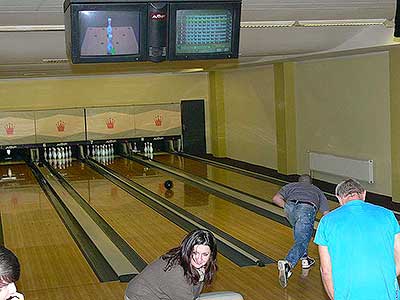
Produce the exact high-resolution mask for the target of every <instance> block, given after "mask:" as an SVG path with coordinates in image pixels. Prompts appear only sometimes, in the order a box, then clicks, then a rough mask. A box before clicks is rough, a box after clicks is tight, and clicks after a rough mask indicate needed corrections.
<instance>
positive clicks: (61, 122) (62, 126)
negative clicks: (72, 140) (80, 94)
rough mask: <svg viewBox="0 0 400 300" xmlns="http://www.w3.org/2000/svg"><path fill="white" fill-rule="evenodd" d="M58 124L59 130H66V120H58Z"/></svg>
mask: <svg viewBox="0 0 400 300" xmlns="http://www.w3.org/2000/svg"><path fill="white" fill-rule="evenodd" d="M56 126H57V131H58V132H64V129H65V122H64V121H61V120H60V121H58V122H57V123H56Z"/></svg>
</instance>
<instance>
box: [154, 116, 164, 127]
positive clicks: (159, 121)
mask: <svg viewBox="0 0 400 300" xmlns="http://www.w3.org/2000/svg"><path fill="white" fill-rule="evenodd" d="M154 124H155V125H156V126H157V127H159V126H161V125H162V116H161V115H156V116H155V117H154Z"/></svg>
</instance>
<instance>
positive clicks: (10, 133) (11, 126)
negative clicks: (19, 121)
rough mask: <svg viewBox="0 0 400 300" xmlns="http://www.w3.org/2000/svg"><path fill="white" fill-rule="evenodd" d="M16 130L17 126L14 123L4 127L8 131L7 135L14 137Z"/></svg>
mask: <svg viewBox="0 0 400 300" xmlns="http://www.w3.org/2000/svg"><path fill="white" fill-rule="evenodd" d="M14 128H15V125H14V124H13V123H11V122H10V123H7V124H6V126H4V129H5V130H6V134H7V135H13V134H14Z"/></svg>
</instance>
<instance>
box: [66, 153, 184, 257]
mask: <svg viewBox="0 0 400 300" xmlns="http://www.w3.org/2000/svg"><path fill="white" fill-rule="evenodd" d="M59 172H60V174H61V175H63V176H64V178H65V179H67V180H68V182H69V183H70V184H71V185H72V186H73V188H74V189H75V190H76V191H77V192H78V193H79V194H80V195H81V196H82V197H83V198H84V199H85V201H86V202H87V203H88V204H89V205H90V206H91V207H92V208H93V209H94V210H95V211H96V212H97V213H98V214H99V215H100V216H101V217H102V218H103V219H104V220H105V221H106V222H107V223H108V224H109V225H110V226H111V227H112V228H113V229H114V230H115V231H116V232H117V233H118V234H119V235H120V236H121V237H122V238H123V239H124V240H125V241H126V242H128V243H129V244H130V245H131V247H132V248H133V249H135V250H136V252H137V253H138V254H139V255H140V256H141V257H142V258H143V259H144V260H145V261H147V262H150V261H152V260H154V259H155V258H157V257H158V256H160V255H161V254H162V253H164V252H165V251H167V250H168V249H169V248H171V247H173V246H175V245H177V244H178V243H179V242H180V240H181V239H182V237H183V236H184V235H185V233H186V232H185V231H184V230H183V229H181V228H180V227H178V226H177V225H175V224H173V223H171V222H170V221H168V220H167V219H166V218H164V217H163V216H161V215H160V214H158V213H157V212H155V211H154V210H152V209H151V208H149V207H148V206H146V205H145V204H143V203H142V202H140V201H139V200H137V199H136V198H134V197H133V196H132V195H130V194H128V193H127V192H125V191H124V190H122V189H121V188H119V187H118V186H116V185H114V184H113V183H112V182H110V181H108V180H107V179H105V178H104V177H103V176H102V175H100V174H99V173H97V172H96V171H94V170H93V169H91V168H90V167H89V166H88V165H86V164H83V163H80V162H77V161H73V162H72V166H70V167H68V168H66V169H63V170H59Z"/></svg>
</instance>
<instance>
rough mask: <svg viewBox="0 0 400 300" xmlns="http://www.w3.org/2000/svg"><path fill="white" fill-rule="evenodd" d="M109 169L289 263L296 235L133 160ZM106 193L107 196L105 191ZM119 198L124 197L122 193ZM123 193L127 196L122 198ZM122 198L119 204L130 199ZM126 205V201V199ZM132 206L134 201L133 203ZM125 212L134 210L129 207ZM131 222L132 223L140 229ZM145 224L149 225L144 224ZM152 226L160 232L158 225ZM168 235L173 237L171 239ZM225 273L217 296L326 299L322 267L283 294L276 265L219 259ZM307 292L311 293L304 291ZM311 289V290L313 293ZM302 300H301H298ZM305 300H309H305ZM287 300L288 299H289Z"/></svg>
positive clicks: (296, 278)
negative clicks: (221, 293)
mask: <svg viewBox="0 0 400 300" xmlns="http://www.w3.org/2000/svg"><path fill="white" fill-rule="evenodd" d="M107 167H109V168H110V169H112V170H114V171H115V172H117V173H118V174H120V175H122V176H125V177H126V178H129V179H131V180H132V181H134V182H136V183H138V184H140V185H142V186H144V187H146V188H147V189H149V190H151V191H153V192H155V193H157V194H158V195H160V196H162V197H165V198H167V199H168V200H169V201H171V202H172V203H174V204H176V205H178V206H180V207H182V208H184V209H185V210H186V211H188V212H190V213H192V214H194V215H196V216H197V217H200V218H202V219H203V220H205V221H207V222H209V223H211V224H212V225H214V226H216V227H218V228H220V229H221V230H224V231H225V232H227V233H228V234H231V235H232V236H234V237H235V238H238V239H240V240H242V241H243V242H245V243H247V244H249V245H250V246H253V247H254V248H256V249H258V250H259V251H261V252H263V253H265V254H267V255H268V256H270V257H272V258H275V259H278V258H282V257H284V255H285V254H286V251H287V250H288V249H289V248H290V246H291V243H292V232H291V230H290V229H289V228H288V227H286V226H284V225H281V224H280V223H277V222H274V221H271V220H269V219H267V218H264V217H261V216H259V215H256V214H254V213H252V212H250V211H247V210H245V209H243V208H241V207H239V206H236V205H234V204H232V203H230V202H227V201H224V200H221V199H218V198H216V197H214V196H213V195H210V194H208V193H207V192H204V191H202V190H199V189H197V188H194V187H192V186H190V185H185V184H184V183H182V182H179V181H178V180H177V179H175V178H172V177H171V176H168V175H166V174H165V173H164V172H160V171H157V170H155V169H152V168H148V167H145V166H143V165H140V164H138V163H136V162H133V161H131V160H128V159H125V158H121V157H116V158H115V160H114V162H113V163H111V164H108V165H107ZM168 179H169V180H172V181H173V185H174V186H173V188H172V189H171V190H166V189H165V188H164V186H163V184H164V182H165V181H166V180H168ZM103 193H107V192H106V191H103ZM118 193H119V192H118ZM121 193H122V192H121ZM124 197H129V196H124V195H123V194H120V195H119V196H118V198H124ZM121 201H122V199H121ZM128 203H129V201H128ZM123 209H127V210H128V209H129V208H128V207H124V208H123ZM136 210H137V209H136ZM132 219H133V218H132V217H130V220H129V221H128V223H129V224H130V225H129V226H130V227H134V225H133V224H132V222H131V221H133V220H132ZM140 222H143V223H147V221H146V220H143V219H140ZM150 226H158V224H157V221H156V220H154V223H151V224H150ZM144 230H145V231H144V232H141V234H143V235H147V234H150V235H151V232H152V228H144ZM161 234H164V233H161V232H160V236H155V237H153V238H154V241H153V244H154V243H156V244H158V243H159V242H158V241H159V240H160V238H163V236H162V235H161ZM167 234H168V233H167ZM310 255H313V256H316V255H317V251H316V247H315V246H314V245H312V246H311V247H310ZM219 265H220V271H219V272H218V275H217V280H216V282H215V284H214V285H213V286H212V290H213V291H216V290H233V291H239V292H240V293H242V294H243V295H244V296H245V299H254V300H265V299H271V300H278V299H286V298H287V295H288V293H289V295H293V296H294V298H293V299H310V298H315V297H317V298H315V299H322V298H323V295H324V293H323V288H322V285H321V282H320V279H319V271H318V267H316V268H315V270H312V272H310V273H309V274H308V275H309V276H308V277H306V276H304V274H301V273H299V272H296V273H295V274H293V276H292V277H291V280H292V282H293V283H292V286H291V287H290V288H289V289H288V290H286V291H285V290H283V289H282V288H281V287H280V285H279V283H278V281H277V270H276V265H275V264H270V265H267V266H266V267H256V266H252V267H245V268H239V267H237V265H235V264H233V263H232V262H230V261H229V260H227V259H226V258H225V257H223V256H222V255H220V256H219ZM305 285H306V286H307V290H306V291H303V290H302V289H303V288H304V287H305ZM309 286H310V287H309ZM300 294H301V295H302V296H301V298H298V297H297V295H300ZM303 296H304V298H303ZM283 297H285V298H283Z"/></svg>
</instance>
